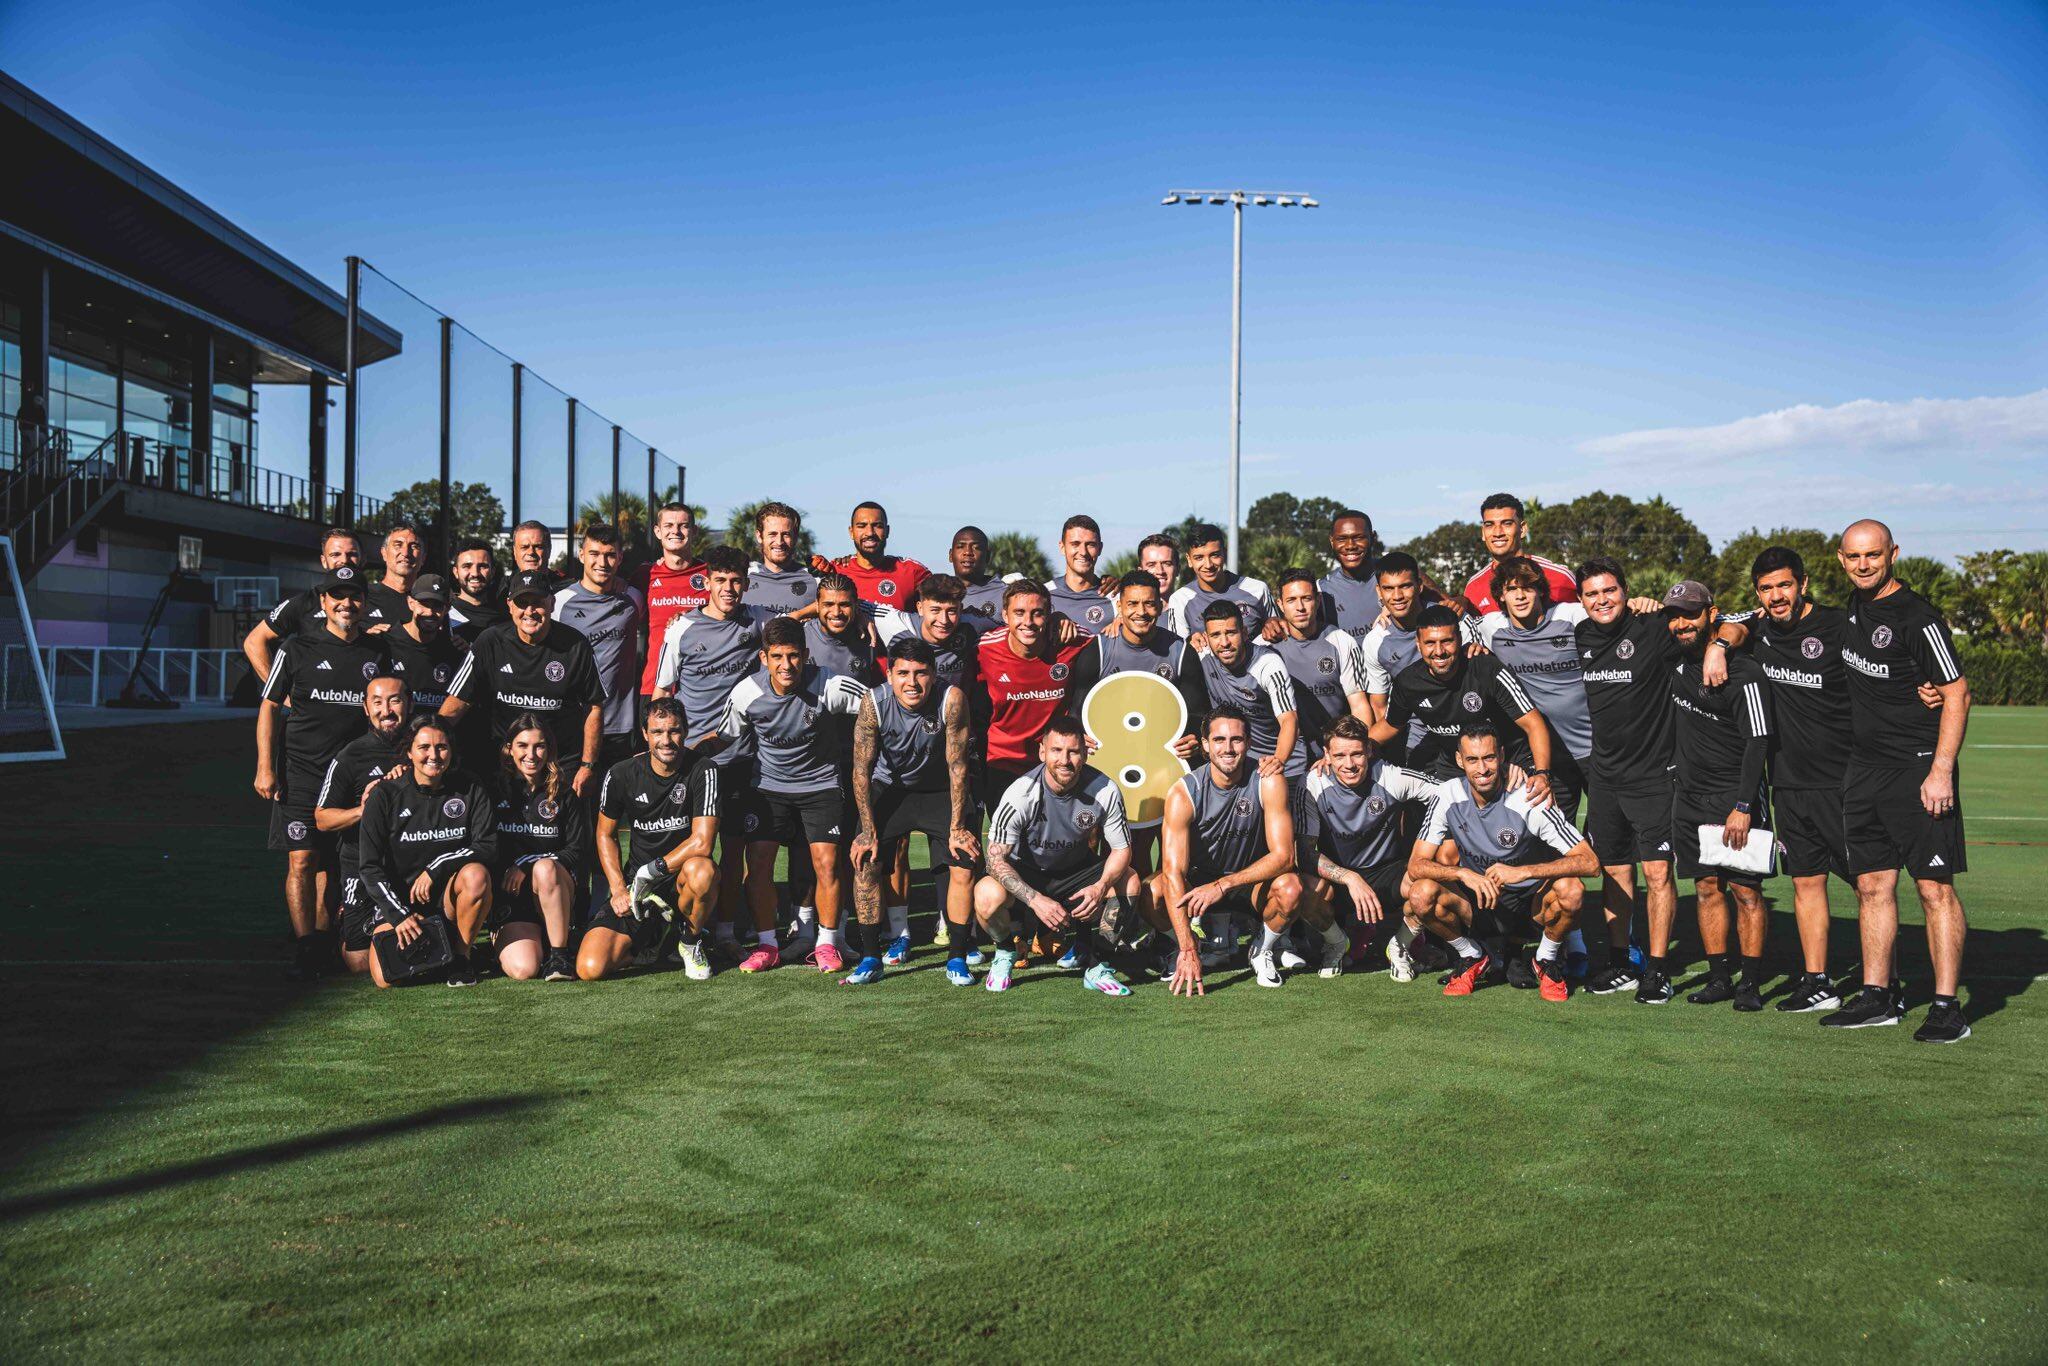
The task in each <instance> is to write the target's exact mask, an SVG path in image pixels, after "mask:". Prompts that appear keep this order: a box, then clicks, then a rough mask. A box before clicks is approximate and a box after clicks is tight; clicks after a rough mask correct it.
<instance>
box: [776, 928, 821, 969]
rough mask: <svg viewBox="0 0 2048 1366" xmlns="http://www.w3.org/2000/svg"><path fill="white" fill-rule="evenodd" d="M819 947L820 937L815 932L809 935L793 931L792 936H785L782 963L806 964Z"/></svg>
mask: <svg viewBox="0 0 2048 1366" xmlns="http://www.w3.org/2000/svg"><path fill="white" fill-rule="evenodd" d="M817 947H818V936H817V933H816V932H815V931H813V932H811V933H808V934H806V933H801V932H798V931H791V933H790V935H788V936H785V937H784V939H783V941H782V961H783V962H785V963H802V962H806V961H808V960H809V959H810V956H811V950H813V949H815V948H817Z"/></svg>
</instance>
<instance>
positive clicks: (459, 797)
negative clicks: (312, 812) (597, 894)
mask: <svg viewBox="0 0 2048 1366" xmlns="http://www.w3.org/2000/svg"><path fill="white" fill-rule="evenodd" d="M405 764H406V767H405V771H404V772H403V773H401V774H398V775H396V776H394V777H389V778H386V779H385V780H384V781H382V782H380V783H378V784H377V785H376V786H374V787H372V788H371V789H370V791H369V795H367V796H366V797H364V798H363V819H362V836H361V840H362V843H361V862H360V869H361V875H362V879H363V888H364V890H365V891H366V892H367V893H368V895H369V897H370V900H371V904H372V905H373V906H374V907H375V908H376V920H375V923H374V924H373V926H372V927H371V930H370V976H371V978H372V979H373V980H374V981H375V982H376V983H377V985H378V986H380V987H388V986H390V985H392V983H391V981H390V980H389V979H388V978H387V977H386V976H385V973H384V962H383V959H382V957H381V955H380V954H379V953H378V951H377V949H378V945H377V940H378V938H379V936H382V935H394V936H396V941H397V946H398V947H399V948H400V949H407V948H410V947H411V946H412V943H413V941H414V940H416V939H418V938H419V937H420V935H422V934H424V933H426V930H427V926H426V918H427V917H443V916H445V917H446V918H447V919H448V920H449V921H450V922H452V931H451V933H450V934H449V939H450V942H451V947H452V948H453V949H454V953H455V957H454V960H453V961H452V962H451V963H449V965H448V976H447V982H448V985H449V986H451V987H468V986H475V985H476V979H477V978H476V967H475V965H474V964H473V963H472V962H471V961H470V951H469V950H470V943H471V941H472V940H474V939H475V938H476V931H477V927H478V926H479V925H481V924H483V922H484V917H485V916H487V915H489V914H490V911H491V865H492V864H493V863H494V862H495V861H496V859H497V852H498V826H497V819H496V816H495V812H494V808H493V806H492V803H491V798H490V794H489V793H488V792H486V791H485V790H484V785H483V784H482V783H480V782H478V781H477V780H476V779H475V778H474V777H472V776H471V775H470V774H467V773H464V772H462V771H461V770H459V769H457V768H456V767H455V745H454V741H453V739H452V738H451V737H450V736H449V734H448V729H447V725H446V723H445V722H443V721H442V720H441V719H440V718H439V717H436V716H420V717H415V718H414V719H413V721H412V724H411V729H410V730H409V731H408V732H407V741H406V747H405Z"/></svg>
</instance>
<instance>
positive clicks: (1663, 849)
mask: <svg viewBox="0 0 2048 1366" xmlns="http://www.w3.org/2000/svg"><path fill="white" fill-rule="evenodd" d="M1657 852H1658V853H1660V854H1668V853H1670V852H1671V841H1670V840H1665V841H1664V842H1663V843H1662V844H1660V845H1658V846H1657Z"/></svg>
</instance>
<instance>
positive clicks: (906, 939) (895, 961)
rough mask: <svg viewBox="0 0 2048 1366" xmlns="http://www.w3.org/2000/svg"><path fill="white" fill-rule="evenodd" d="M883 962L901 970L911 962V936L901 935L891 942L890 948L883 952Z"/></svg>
mask: <svg viewBox="0 0 2048 1366" xmlns="http://www.w3.org/2000/svg"><path fill="white" fill-rule="evenodd" d="M882 961H883V962H884V963H886V964H887V965H888V966H890V967H892V968H900V967H902V966H903V965H904V964H905V963H908V962H909V961H910V936H909V935H908V934H899V935H897V936H896V937H895V938H894V939H891V940H890V941H889V947H888V948H886V949H883V950H882Z"/></svg>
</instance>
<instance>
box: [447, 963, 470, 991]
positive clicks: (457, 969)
mask: <svg viewBox="0 0 2048 1366" xmlns="http://www.w3.org/2000/svg"><path fill="white" fill-rule="evenodd" d="M445 980H446V981H447V984H448V985H449V986H451V987H473V986H475V985H476V984H477V973H476V964H475V963H472V962H471V961H470V960H469V959H467V958H458V959H456V960H455V961H454V962H452V963H450V964H449V965H448V976H447V978H446V979H445Z"/></svg>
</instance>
